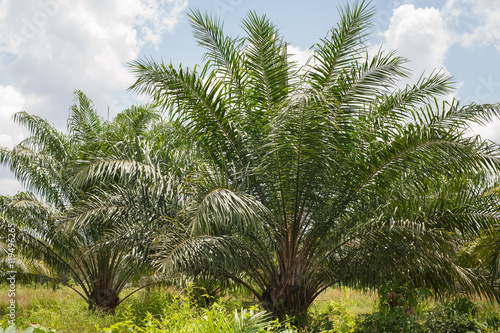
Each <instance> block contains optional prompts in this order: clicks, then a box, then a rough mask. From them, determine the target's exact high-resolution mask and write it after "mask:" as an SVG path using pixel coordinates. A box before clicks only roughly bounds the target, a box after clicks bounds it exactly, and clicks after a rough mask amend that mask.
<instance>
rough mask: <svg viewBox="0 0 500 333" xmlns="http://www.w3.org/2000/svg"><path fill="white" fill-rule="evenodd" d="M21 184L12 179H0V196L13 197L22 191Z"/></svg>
mask: <svg viewBox="0 0 500 333" xmlns="http://www.w3.org/2000/svg"><path fill="white" fill-rule="evenodd" d="M22 190H23V187H22V186H21V184H20V183H19V182H18V181H17V180H15V179H12V178H0V195H14V194H16V193H17V192H19V191H22Z"/></svg>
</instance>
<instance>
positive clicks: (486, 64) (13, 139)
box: [0, 0, 500, 195]
mask: <svg viewBox="0 0 500 333" xmlns="http://www.w3.org/2000/svg"><path fill="white" fill-rule="evenodd" d="M351 3H352V1H351ZM345 4H346V1H345V0H342V1H338V0H328V1H327V0H321V1H320V0H308V1H307V2H305V1H302V0H300V1H299V0H288V1H271V0H106V1H103V0H0V147H8V148H12V147H13V146H14V145H15V144H17V143H19V142H21V141H22V140H23V139H24V138H25V137H26V133H25V132H23V130H22V129H21V128H20V127H19V126H18V125H17V124H15V123H14V122H13V120H12V115H13V114H14V113H16V112H18V111H26V112H28V113H31V114H35V115H38V116H40V117H43V118H45V119H47V120H48V121H49V122H51V123H53V124H54V126H56V128H58V129H59V130H62V131H64V130H65V129H66V120H67V116H68V114H69V108H70V107H71V105H72V104H73V99H74V91H75V89H78V90H81V91H83V92H84V93H85V94H86V95H87V96H88V97H90V98H91V99H92V100H93V101H94V104H95V106H96V109H97V111H98V112H99V114H100V115H102V116H103V117H107V116H108V112H109V115H110V116H111V117H113V116H114V115H116V114H117V113H118V112H120V111H121V110H123V109H125V108H127V107H128V106H130V105H132V104H141V103H144V102H147V99H146V97H144V96H136V95H134V94H132V93H130V92H128V91H127V88H128V87H130V85H132V83H133V82H134V76H133V74H131V72H130V70H129V67H128V66H127V63H128V62H130V61H133V60H136V59H144V58H146V57H147V58H152V59H155V60H156V61H163V62H166V63H169V62H172V63H173V64H174V65H178V64H180V63H182V65H184V66H189V67H193V66H194V65H195V64H199V63H201V62H202V57H203V51H202V49H200V48H199V47H197V44H196V42H195V40H194V39H193V37H192V31H191V27H190V25H189V17H188V14H189V10H191V9H199V10H201V11H202V12H207V13H210V14H212V15H215V16H217V17H219V18H220V19H221V20H222V21H223V22H224V28H225V32H226V34H227V35H231V36H238V35H243V31H242V29H241V26H240V22H241V20H242V19H243V18H244V17H245V16H246V14H247V13H248V12H249V11H250V10H254V11H256V12H257V13H258V14H265V15H266V16H267V17H268V18H269V19H270V20H271V21H272V22H273V23H274V24H275V25H277V26H278V27H279V28H280V32H281V34H282V36H283V37H284V39H285V40H286V41H287V42H289V44H290V46H289V48H290V49H289V50H290V53H291V54H294V57H295V58H296V59H297V60H299V61H305V60H306V59H307V58H308V57H309V56H310V53H309V52H308V49H309V48H310V47H311V46H312V45H313V44H314V43H316V42H318V41H319V40H320V38H323V37H325V36H326V35H327V33H328V30H329V29H331V28H332V27H333V26H334V25H335V24H336V23H337V22H338V19H339V15H338V8H339V7H342V6H344V5H345ZM371 5H373V6H374V8H375V10H376V14H375V16H374V18H373V28H372V29H371V35H370V37H369V41H368V43H369V45H370V48H372V49H378V48H380V47H382V48H383V49H385V50H397V54H398V55H400V56H403V57H406V58H408V59H409V60H410V61H409V63H408V64H407V67H409V68H410V69H411V70H412V72H413V77H412V81H415V80H417V79H418V78H419V77H420V75H421V74H422V73H426V74H430V73H431V72H432V71H433V70H440V71H445V72H447V73H449V74H450V75H451V76H452V77H453V78H454V81H455V87H456V90H455V92H454V93H453V96H451V97H454V98H457V99H459V100H460V101H461V104H469V103H472V102H476V103H481V104H482V103H498V102H500V0H427V1H423V0H394V1H391V0H388V1H383V0H373V1H372V2H371ZM475 133H477V134H480V135H481V136H482V137H484V138H487V139H490V140H493V141H496V142H499V143H500V120H495V121H494V122H493V123H491V124H489V125H488V126H486V127H482V128H476V129H475ZM19 190H23V187H22V186H21V184H20V183H19V182H17V180H15V178H14V177H13V176H12V174H11V173H10V171H9V170H8V169H6V168H4V167H2V166H0V195H5V194H15V193H16V192H17V191H19Z"/></svg>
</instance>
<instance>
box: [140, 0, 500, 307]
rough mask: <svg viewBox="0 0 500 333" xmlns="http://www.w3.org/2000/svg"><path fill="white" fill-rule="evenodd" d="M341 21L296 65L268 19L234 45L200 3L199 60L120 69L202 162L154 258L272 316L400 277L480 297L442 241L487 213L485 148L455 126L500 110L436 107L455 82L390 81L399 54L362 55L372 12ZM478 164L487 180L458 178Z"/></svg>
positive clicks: (488, 156)
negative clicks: (241, 291)
mask: <svg viewBox="0 0 500 333" xmlns="http://www.w3.org/2000/svg"><path fill="white" fill-rule="evenodd" d="M340 14H341V19H340V22H339V23H338V24H337V25H336V26H335V27H333V28H332V29H331V30H330V31H329V33H328V35H327V36H326V37H325V38H323V39H321V40H320V42H319V43H317V44H315V45H314V46H313V47H312V48H311V50H310V51H311V53H312V57H311V60H310V62H309V64H306V65H305V66H300V65H299V64H297V63H294V62H292V61H291V58H290V54H289V48H288V44H287V43H286V42H285V41H284V40H283V39H282V38H281V37H280V34H279V31H278V28H277V27H275V26H274V25H272V24H271V22H270V21H269V20H268V19H267V18H266V17H265V16H259V15H257V14H256V13H254V12H250V13H249V14H248V16H247V18H246V19H244V20H243V22H242V27H243V29H244V30H245V32H246V36H245V37H238V38H232V37H228V36H226V35H224V33H223V26H222V23H221V22H220V21H218V20H217V19H215V18H213V17H210V16H207V15H203V14H201V13H200V12H198V11H192V12H191V15H190V17H191V22H192V27H193V30H194V37H195V38H196V40H197V41H198V43H199V45H200V46H201V47H203V48H205V49H206V50H207V51H206V53H205V60H206V63H205V65H204V66H201V67H200V69H198V67H195V68H194V69H189V68H182V67H176V66H174V65H173V64H165V63H157V62H155V61H153V60H139V61H134V62H133V63H131V68H132V71H133V72H134V73H135V75H136V76H137V81H136V83H135V84H134V85H133V86H132V87H131V90H133V91H136V92H139V93H144V94H147V95H149V96H151V97H152V98H153V100H154V101H155V102H156V103H158V105H161V106H163V108H164V109H165V110H167V111H168V112H169V113H170V115H171V118H172V120H173V121H176V122H178V123H180V124H182V125H183V126H185V127H186V128H188V129H189V130H190V132H191V134H192V135H193V136H194V137H195V138H196V140H198V142H199V145H200V148H201V149H202V150H203V152H204V154H205V158H206V159H207V160H209V161H210V162H209V163H205V164H204V166H203V168H205V170H204V171H203V172H200V173H199V174H198V176H197V177H196V178H193V182H192V186H191V191H190V195H191V197H190V205H189V207H188V208H187V209H186V210H184V212H183V213H182V214H181V215H180V216H179V221H181V222H179V225H180V226H183V227H179V229H178V230H175V231H174V230H173V229H171V230H170V232H167V233H165V234H164V235H163V237H160V240H159V243H158V247H159V251H160V252H159V253H158V254H157V257H156V258H157V261H158V263H159V265H160V267H162V268H163V269H164V270H165V271H181V272H183V273H185V274H192V275H200V274H203V275H211V276H219V277H225V278H229V279H232V280H233V281H234V282H236V283H238V284H240V285H242V286H244V287H246V288H247V289H248V290H250V291H251V292H252V293H253V294H254V295H255V297H256V298H257V299H258V300H259V301H260V302H261V303H262V305H263V306H264V307H265V308H266V309H267V310H269V312H271V313H272V314H273V315H275V316H278V317H284V316H285V315H291V316H295V315H304V314H305V313H306V311H307V309H308V307H309V306H310V305H311V303H312V302H313V300H314V299H315V298H316V297H317V296H318V295H319V294H320V293H321V292H322V291H323V290H324V289H325V288H327V287H328V286H331V285H333V284H349V285H352V286H357V287H377V286H378V285H379V284H380V283H381V282H384V281H386V280H388V279H401V280H404V282H405V283H406V284H407V285H409V286H412V287H420V286H425V287H429V288H433V289H434V290H436V291H442V290H448V291H457V290H460V291H465V292H476V291H479V292H483V293H487V294H488V295H490V296H493V295H494V292H493V290H492V289H490V288H489V287H488V285H487V284H486V283H484V282H485V281H483V280H482V279H481V278H480V277H478V276H476V275H474V272H473V271H471V270H468V269H466V268H462V267H460V266H459V265H457V261H456V251H455V250H456V248H455V247H454V240H455V239H456V237H469V236H470V235H471V234H476V233H477V232H478V230H479V229H480V228H482V227H486V226H488V225H490V224H491V223H492V221H493V220H494V219H495V217H496V216H497V215H498V214H497V211H496V210H494V209H493V208H492V206H488V205H481V204H480V203H479V202H478V201H477V200H478V199H479V198H481V196H482V194H483V193H484V190H483V188H484V187H485V186H487V185H488V179H489V178H488V177H489V176H491V174H492V172H491V171H493V170H498V167H499V164H498V153H499V150H498V147H497V146H496V145H494V144H493V143H489V142H486V141H483V140H481V139H480V138H479V137H476V136H474V137H468V136H467V135H466V133H467V130H468V129H469V126H470V124H472V123H483V122H486V121H489V120H490V119H491V118H492V117H494V116H497V115H498V113H499V105H498V104H494V105H475V104H472V105H467V106H460V105H459V104H458V102H456V101H453V102H449V103H443V104H440V103H437V102H435V98H437V97H442V96H446V95H447V94H449V93H450V92H451V91H452V82H451V79H450V78H449V77H447V76H446V75H445V74H443V73H440V72H436V73H432V74H431V75H430V76H428V77H421V78H420V79H419V80H418V81H417V82H416V83H415V84H414V85H408V86H406V87H405V88H403V89H397V82H398V81H399V80H401V79H402V78H405V77H407V76H408V74H409V73H408V71H407V69H406V68H405V67H404V63H405V59H403V58H401V57H398V56H396V55H395V54H394V53H393V52H389V53H384V52H382V51H379V52H376V53H375V54H368V51H367V45H366V44H365V39H366V36H367V31H368V30H369V28H370V25H371V17H372V15H373V9H372V8H371V7H370V6H369V4H367V3H365V2H361V3H356V4H355V5H353V6H349V5H346V6H345V7H344V8H343V9H342V10H341V13H340ZM203 168H202V169H203ZM478 172H482V173H486V174H488V176H485V177H484V178H483V179H482V180H481V181H479V180H477V181H475V182H474V187H470V185H471V181H470V180H469V178H471V177H472V176H474V175H475V174H476V173H478ZM451 198H453V200H451Z"/></svg>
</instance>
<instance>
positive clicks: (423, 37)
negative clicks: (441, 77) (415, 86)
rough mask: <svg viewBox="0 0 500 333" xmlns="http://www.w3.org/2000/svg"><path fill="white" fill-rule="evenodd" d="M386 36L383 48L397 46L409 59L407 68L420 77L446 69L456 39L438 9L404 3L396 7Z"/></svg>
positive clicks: (400, 53) (401, 53)
mask: <svg viewBox="0 0 500 333" xmlns="http://www.w3.org/2000/svg"><path fill="white" fill-rule="evenodd" d="M384 38H385V42H384V48H385V49H388V50H394V49H397V50H398V55H401V56H403V57H406V58H408V59H409V60H410V62H409V63H408V64H407V67H409V68H410V69H411V70H412V72H413V74H414V75H416V76H417V77H418V76H420V75H421V74H422V73H423V72H424V71H425V72H426V73H427V74H429V73H430V72H432V71H433V70H435V69H438V70H444V71H446V67H445V65H444V62H445V59H446V52H447V51H448V49H449V47H450V46H451V44H452V42H453V38H452V34H451V32H450V31H449V30H448V29H447V27H446V24H445V22H444V20H443V17H442V13H441V12H440V11H439V9H436V8H415V6H414V5H411V4H406V5H401V6H400V7H398V8H396V9H395V10H394V12H393V15H392V17H391V21H390V26H389V29H388V30H387V31H385V33H384Z"/></svg>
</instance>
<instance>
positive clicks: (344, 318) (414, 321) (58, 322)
mask: <svg viewBox="0 0 500 333" xmlns="http://www.w3.org/2000/svg"><path fill="white" fill-rule="evenodd" d="M186 295H190V294H189V292H188V293H182V292H180V291H179V290H176V289H172V288H166V287H162V288H157V289H153V290H149V291H146V290H143V291H140V292H138V293H136V294H134V295H132V296H131V297H129V298H128V299H126V300H125V301H124V302H123V303H122V304H121V305H120V306H119V307H118V308H117V310H116V313H115V315H114V316H111V315H106V314H99V313H92V312H89V311H87V304H86V303H85V302H84V301H83V300H82V299H80V298H79V297H78V296H77V295H76V294H75V293H74V292H73V291H71V290H70V289H69V288H58V289H55V290H53V289H51V288H44V287H39V286H38V287H36V288H35V287H33V286H31V287H24V286H18V289H17V291H16V315H17V318H16V325H17V327H18V329H17V330H16V331H14V330H13V328H11V329H10V331H8V332H9V333H12V332H18V333H19V332H21V331H23V329H24V331H23V333H32V332H35V333H43V332H60V333H64V332H68V333H72V332H79V333H80V332H82V333H85V332H93V333H94V332H96V333H121V332H148V333H159V332H200V333H209V332H248V333H250V332H286V333H292V332H301V333H333V332H342V333H347V332H349V333H353V332H356V333H358V332H443V333H448V332H450V333H452V332H500V320H499V318H500V313H499V307H498V306H497V305H494V304H491V303H489V302H488V301H486V300H481V299H475V300H474V303H472V302H469V301H468V300H465V299H463V298H455V299H452V300H451V301H442V302H437V301H435V300H432V299H429V298H425V299H420V300H419V302H418V306H417V307H416V308H415V313H414V314H413V315H411V316H409V315H407V314H406V313H405V311H404V310H402V308H400V309H398V308H396V309H395V310H389V309H388V308H386V307H383V306H381V302H380V299H379V296H378V295H377V293H375V292H359V291H356V290H352V289H349V288H333V289H329V290H327V291H326V292H324V293H323V294H322V295H321V296H320V297H319V298H318V299H317V301H316V302H315V303H314V304H313V306H312V307H311V309H310V311H309V313H308V315H307V317H305V318H300V319H295V320H294V321H292V320H290V321H288V322H286V323H284V324H283V323H282V324H279V323H278V322H277V321H273V320H271V318H269V316H268V315H267V314H266V313H265V312H263V311H260V310H259V309H258V308H257V307H256V306H255V305H252V304H254V302H253V300H252V299H250V298H248V296H241V295H238V294H234V295H229V296H227V295H226V296H224V297H221V298H219V299H217V300H216V301H215V300H214V302H213V303H212V304H211V306H209V307H202V306H199V304H197V302H196V300H193V299H188V298H187V296H186ZM8 302H9V298H8V296H7V292H6V290H5V287H4V286H0V318H1V319H0V327H3V328H6V327H8V326H9V325H8V320H7V317H6V310H7V305H8ZM391 311H392V312H391ZM34 324H36V325H39V326H33V325H34ZM294 324H295V325H296V326H299V327H301V328H300V329H296V328H295V326H294ZM27 328H29V330H26V329H27ZM448 328H450V329H449V330H447V329H448ZM452 328H453V329H452ZM0 332H2V331H1V330H0ZM6 332H7V331H6Z"/></svg>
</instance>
